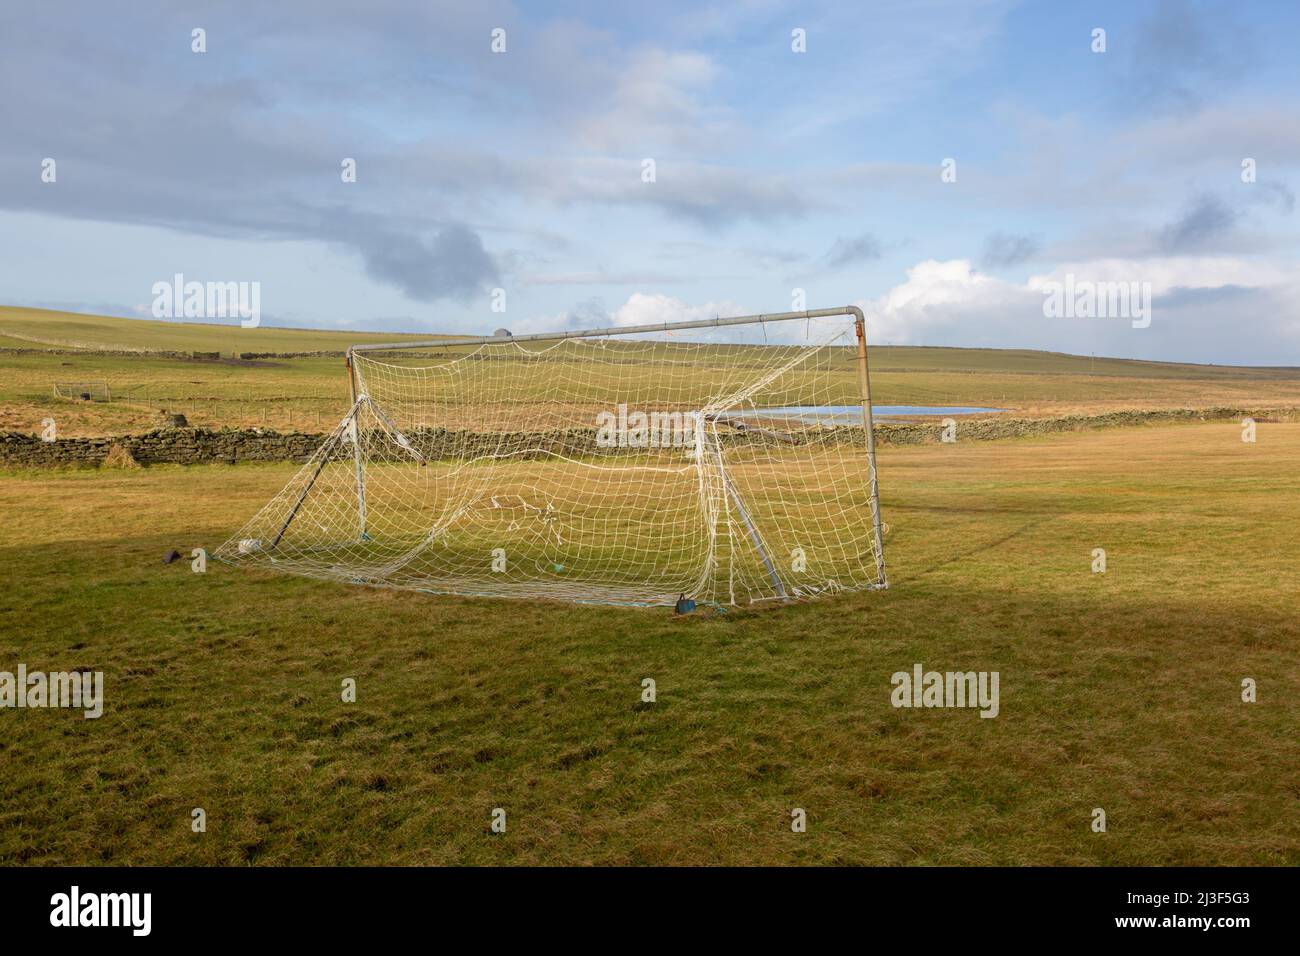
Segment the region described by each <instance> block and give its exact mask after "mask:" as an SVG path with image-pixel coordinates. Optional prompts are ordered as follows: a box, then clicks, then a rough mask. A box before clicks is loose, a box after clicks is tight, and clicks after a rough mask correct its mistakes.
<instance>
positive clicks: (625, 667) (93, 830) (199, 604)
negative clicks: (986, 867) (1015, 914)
mask: <svg viewBox="0 0 1300 956" xmlns="http://www.w3.org/2000/svg"><path fill="white" fill-rule="evenodd" d="M1239 435H1240V429H1239V428H1238V427H1236V426H1235V425H1232V424H1198V425H1185V426H1163V427H1150V428H1136V429H1126V430H1116V431H1105V432H1081V433H1069V434H1061V435H1054V436H1050V437H1046V438H1038V439H1023V440H1017V441H1010V442H982V443H966V444H963V443H961V442H958V443H957V444H956V445H930V446H918V447H897V448H893V447H891V448H886V449H884V450H883V451H882V454H881V483H882V495H883V499H884V500H883V507H884V515H885V519H886V521H887V522H888V523H889V525H890V532H889V535H888V537H887V554H888V559H889V562H890V568H891V577H892V581H893V587H892V589H891V590H890V591H888V592H885V593H875V594H860V595H849V596H842V597H837V598H832V599H826V600H821V601H815V602H810V603H807V604H800V605H794V606H789V607H783V608H776V609H772V610H767V611H761V612H760V611H748V610H736V611H731V612H729V613H726V614H716V613H712V612H709V613H702V614H699V615H695V616H691V617H688V618H677V617H674V616H672V615H671V614H669V613H667V612H665V611H662V610H648V611H637V610H618V609H609V608H596V607H574V606H569V605H562V604H551V603H546V602H540V603H526V602H506V601H488V600H469V599H455V598H433V597H429V596H426V595H421V594H416V593H410V592H392V591H379V590H368V589H362V588H355V587H348V586H344V585H333V584H327V583H322V582H315V581H309V580H304V579H296V578H288V577H280V576H273V575H260V574H255V573H249V572H244V571H240V570H236V569H231V568H228V567H225V566H223V565H220V564H217V563H215V562H214V563H213V564H212V565H211V566H210V570H209V572H208V574H206V575H196V574H192V573H191V572H190V570H189V568H188V564H187V563H186V562H182V563H178V564H176V565H173V566H165V565H163V564H162V563H161V561H160V557H161V555H162V553H163V551H164V550H166V549H167V548H170V547H176V548H178V549H180V550H182V551H183V552H185V553H186V554H188V551H189V549H190V548H191V547H195V546H206V547H209V548H215V547H216V545H218V544H220V543H221V542H222V541H223V540H224V539H225V537H226V536H227V535H229V534H230V533H231V532H233V531H234V530H235V529H236V528H237V527H238V526H239V525H240V524H242V523H243V521H244V520H245V519H246V518H247V517H248V516H249V515H251V514H252V513H253V512H254V511H255V510H256V509H257V508H258V507H260V506H261V505H262V504H263V503H264V502H265V501H266V500H267V499H268V498H269V497H270V496H271V494H273V493H274V492H275V491H276V490H278V489H279V488H280V487H281V485H282V484H283V483H284V481H285V480H287V478H288V476H289V475H290V474H291V473H292V466H287V465H284V466H281V465H269V466H252V465H241V466H236V467H227V466H213V467H195V468H181V467H173V466H162V467H155V468H148V469H143V470H138V471H131V472H112V471H67V472H21V473H9V474H5V475H3V476H0V482H3V485H4V488H5V492H6V494H5V496H4V505H3V507H4V508H5V509H6V511H7V514H6V515H5V516H4V517H5V522H4V526H5V528H6V535H5V538H4V542H3V544H2V545H0V572H2V573H3V576H4V580H5V581H6V584H7V587H6V589H5V594H4V602H3V605H0V669H13V668H15V667H16V665H17V663H18V662H19V661H22V662H24V663H26V664H27V666H28V667H29V668H31V669H45V670H60V669H69V668H76V667H88V668H92V669H100V670H103V671H104V672H105V677H106V693H107V705H106V710H105V714H104V716H103V717H102V718H101V719H100V720H98V721H88V720H84V719H82V717H81V716H80V715H79V714H75V713H70V712H66V711H34V710H24V711H4V712H0V722H2V723H0V726H2V727H3V728H4V729H3V733H0V765H3V767H4V768H5V772H4V773H3V774H2V775H0V862H3V863H8V864H13V863H19V862H26V863H64V864H73V863H137V864H138V863H228V864H244V863H259V864H271V863H303V864H313V863H398V864H414V863H474V864H487V863H665V864H674V863H732V864H751V863H769V864H785V863H882V864H962V863H969V864H1082V863H1099V864H1266V863H1268V864H1291V865H1295V864H1296V863H1300V818H1298V817H1297V815H1296V814H1295V812H1294V808H1295V805H1296V799H1297V797H1300V789H1298V788H1297V780H1300V773H1298V771H1300V758H1298V757H1297V751H1296V748H1295V746H1294V736H1295V727H1296V725H1297V717H1298V716H1300V713H1298V712H1297V711H1298V709H1300V708H1298V706H1297V701H1298V700H1300V673H1298V672H1297V670H1296V667H1295V660H1296V654H1297V650H1298V648H1297V642H1298V637H1297V629H1296V626H1295V621H1296V618H1297V611H1298V610H1300V608H1297V603H1298V602H1297V597H1296V593H1295V588H1294V568H1295V567H1296V566H1297V563H1298V561H1300V542H1298V541H1297V538H1296V536H1295V534H1294V530H1293V529H1294V528H1295V527H1296V524H1297V522H1298V521H1300V496H1297V495H1296V494H1295V493H1294V482H1295V477H1294V476H1295V474H1296V473H1297V470H1298V469H1300V425H1293V424H1261V425H1260V426H1259V440H1258V443H1257V444H1254V445H1247V444H1243V443H1242V442H1241V441H1240V438H1239ZM1095 547H1104V548H1106V549H1107V552H1108V557H1109V569H1108V571H1107V573H1106V574H1104V575H1099V574H1092V573H1091V572H1090V570H1089V565H1090V562H1091V551H1092V549H1093V548H1095ZM915 662H921V663H923V664H924V665H925V666H926V668H933V669H938V670H957V669H961V670H997V671H999V672H1000V674H1001V695H1002V699H1001V715H1000V716H999V717H998V718H996V719H993V720H982V719H980V718H979V717H978V715H977V713H976V712H974V711H971V710H965V711H958V710H896V709H893V708H892V707H891V706H890V703H889V696H890V691H891V686H890V682H889V678H890V675H891V674H892V673H893V672H895V671H899V670H908V669H910V668H911V666H912V664H913V663H915ZM346 677H353V678H356V680H357V682H358V694H359V699H358V701H357V703H355V704H345V703H343V702H341V700H340V699H339V688H340V682H341V681H342V680H343V679H344V678H346ZM645 677H652V678H654V679H655V680H656V682H657V685H658V702H657V703H655V704H652V705H651V704H642V703H640V691H641V680H642V679H643V678H645ZM1244 677H1251V678H1254V679H1255V680H1257V681H1258V683H1259V688H1260V691H1259V702H1258V703H1257V704H1253V705H1248V704H1243V703H1242V702H1241V701H1240V682H1241V680H1242V678H1244ZM194 807H203V808H204V809H205V810H206V811H207V814H208V832H207V833H205V834H194V833H191V832H190V829H189V820H190V811H191V809H192V808H194ZM494 807H504V808H506V810H507V811H508V814H509V830H508V832H507V833H506V834H504V835H492V834H490V833H488V823H489V814H490V812H491V810H492V808H494ZM792 807H803V808H805V809H806V810H807V812H808V819H809V829H808V832H807V833H805V834H794V833H792V832H790V827H789V820H790V817H789V813H790V809H791V808H792ZM1094 807H1103V808H1104V809H1105V810H1106V813H1107V816H1108V822H1109V832H1108V833H1106V834H1095V833H1093V832H1091V830H1090V828H1089V823H1090V820H1091V811H1092V809H1093V808H1094Z"/></svg>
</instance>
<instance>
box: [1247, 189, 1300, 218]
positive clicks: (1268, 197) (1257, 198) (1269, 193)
mask: <svg viewBox="0 0 1300 956" xmlns="http://www.w3.org/2000/svg"><path fill="white" fill-rule="evenodd" d="M1247 195H1248V196H1249V198H1250V199H1251V200H1252V201H1254V202H1256V203H1260V204H1262V205H1265V206H1271V207H1272V208H1274V209H1276V210H1277V211H1278V212H1283V213H1286V214H1288V215H1290V214H1291V213H1293V212H1295V193H1293V192H1292V191H1291V187H1289V186H1287V184H1286V183H1279V182H1262V183H1261V182H1256V183H1251V184H1250V192H1249V193H1248V194H1247Z"/></svg>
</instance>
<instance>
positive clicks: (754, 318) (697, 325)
mask: <svg viewBox="0 0 1300 956" xmlns="http://www.w3.org/2000/svg"><path fill="white" fill-rule="evenodd" d="M837 315H851V316H853V317H854V320H855V321H856V322H858V323H861V324H863V325H865V322H866V319H865V318H864V316H863V314H862V310H861V309H860V308H858V307H857V306H856V305H846V306H842V307H840V308H838V309H810V310H808V311H805V312H764V313H760V314H758V315H734V316H728V317H727V318H725V319H724V318H714V319H693V320H690V321H687V322H652V323H650V324H647V325H614V326H610V327H609V328H604V329H569V330H567V331H564V332H533V333H529V334H527V335H471V336H466V337H464V338H454V339H451V338H449V339H437V340H435V341H431V342H380V343H374V344H369V345H354V346H352V347H351V348H349V349H348V355H349V356H350V355H351V354H352V353H353V352H397V351H402V350H405V349H433V348H447V347H448V346H453V345H455V346H460V345H493V344H496V345H500V344H501V343H502V342H550V341H556V340H559V339H593V338H603V337H604V336H607V335H635V334H637V333H640V332H675V331H677V330H679V329H712V328H721V327H723V326H728V325H761V324H763V323H766V322H790V321H793V320H794V319H829V318H834V317H835V316H837Z"/></svg>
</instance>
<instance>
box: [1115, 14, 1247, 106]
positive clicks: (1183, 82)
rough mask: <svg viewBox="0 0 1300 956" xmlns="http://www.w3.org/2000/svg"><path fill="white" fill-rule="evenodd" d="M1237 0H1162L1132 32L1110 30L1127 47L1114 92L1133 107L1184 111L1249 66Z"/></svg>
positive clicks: (1119, 45)
mask: <svg viewBox="0 0 1300 956" xmlns="http://www.w3.org/2000/svg"><path fill="white" fill-rule="evenodd" d="M1241 10H1242V7H1241V5H1240V4H1237V3H1228V2H1222V0H1214V2H1194V0H1161V2H1160V3H1159V4H1157V5H1156V6H1155V7H1154V9H1152V10H1151V13H1150V15H1149V16H1147V17H1146V18H1145V19H1144V20H1142V21H1141V22H1140V23H1139V24H1138V26H1137V30H1136V31H1135V32H1134V34H1133V35H1132V36H1130V37H1126V36H1123V35H1117V34H1114V33H1112V34H1111V35H1109V36H1108V45H1109V46H1110V47H1111V48H1112V53H1110V54H1107V55H1113V53H1114V50H1115V49H1119V50H1123V51H1125V52H1124V53H1122V54H1121V55H1122V56H1124V57H1125V63H1126V69H1125V70H1124V71H1123V72H1122V74H1121V83H1120V84H1119V86H1118V87H1117V89H1118V90H1119V92H1118V93H1117V95H1118V96H1119V97H1120V98H1121V99H1122V101H1123V102H1124V103H1125V104H1127V105H1128V106H1129V107H1131V108H1133V109H1141V110H1143V111H1144V112H1151V111H1153V110H1164V111H1169V112H1175V113H1186V112H1190V111H1191V110H1194V109H1196V108H1198V107H1200V106H1201V105H1203V104H1204V103H1205V102H1206V100H1207V98H1208V97H1209V96H1210V95H1211V94H1215V93H1221V92H1222V91H1223V90H1224V89H1225V88H1227V87H1231V86H1234V85H1236V84H1237V82H1238V81H1239V80H1240V79H1241V78H1242V77H1243V76H1244V75H1245V74H1246V72H1247V71H1248V70H1249V69H1250V65H1251V63H1252V51H1253V48H1254V44H1253V42H1252V40H1251V35H1250V32H1249V30H1248V29H1247V28H1246V26H1245V19H1244V18H1243V17H1242V16H1241Z"/></svg>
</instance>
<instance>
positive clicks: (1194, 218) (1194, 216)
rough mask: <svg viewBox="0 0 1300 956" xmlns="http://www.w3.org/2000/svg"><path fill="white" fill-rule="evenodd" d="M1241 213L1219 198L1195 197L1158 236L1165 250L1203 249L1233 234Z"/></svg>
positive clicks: (1208, 194) (1223, 240) (1190, 250)
mask: <svg viewBox="0 0 1300 956" xmlns="http://www.w3.org/2000/svg"><path fill="white" fill-rule="evenodd" d="M1239 218H1240V214H1239V213H1238V212H1237V210H1235V209H1233V208H1231V207H1230V206H1229V205H1228V204H1227V203H1225V202H1224V201H1223V200H1222V199H1220V198H1219V197H1217V196H1215V195H1212V194H1210V193H1204V194H1202V195H1200V196H1198V197H1196V198H1195V199H1194V200H1192V202H1191V203H1190V204H1189V205H1188V206H1187V207H1186V208H1185V209H1184V210H1183V212H1182V213H1181V214H1179V216H1178V218H1176V219H1175V220H1174V221H1173V222H1171V223H1169V224H1168V225H1166V226H1165V227H1164V228H1163V229H1162V230H1161V231H1160V236H1159V243H1160V248H1161V249H1162V250H1163V251H1164V252H1202V251H1206V250H1209V249H1212V248H1214V247H1215V246H1217V245H1219V244H1221V243H1223V242H1225V241H1226V240H1228V239H1230V238H1231V237H1232V234H1233V231H1234V230H1235V229H1236V226H1237V221H1238V219H1239Z"/></svg>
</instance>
